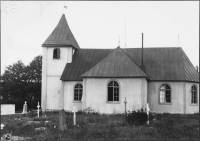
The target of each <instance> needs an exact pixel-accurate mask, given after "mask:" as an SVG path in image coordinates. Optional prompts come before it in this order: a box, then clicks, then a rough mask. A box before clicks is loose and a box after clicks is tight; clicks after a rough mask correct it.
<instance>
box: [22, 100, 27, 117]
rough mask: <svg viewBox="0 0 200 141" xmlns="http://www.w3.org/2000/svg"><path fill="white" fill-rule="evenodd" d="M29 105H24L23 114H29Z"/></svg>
mask: <svg viewBox="0 0 200 141" xmlns="http://www.w3.org/2000/svg"><path fill="white" fill-rule="evenodd" d="M27 113H28V112H27V104H26V101H25V103H24V106H23V111H22V114H27Z"/></svg>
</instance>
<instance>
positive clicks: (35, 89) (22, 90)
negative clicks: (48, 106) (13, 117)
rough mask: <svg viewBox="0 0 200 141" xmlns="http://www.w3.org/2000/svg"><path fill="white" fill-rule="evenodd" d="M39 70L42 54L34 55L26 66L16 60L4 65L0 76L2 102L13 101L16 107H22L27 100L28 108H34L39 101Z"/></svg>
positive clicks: (40, 69)
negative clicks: (6, 65)
mask: <svg viewBox="0 0 200 141" xmlns="http://www.w3.org/2000/svg"><path fill="white" fill-rule="evenodd" d="M41 72H42V56H37V57H35V58H34V60H33V61H32V62H31V63H30V64H29V65H28V66H25V65H24V64H23V63H22V61H17V63H14V64H13V65H9V66H8V67H6V70H5V72H4V74H3V75H2V77H1V95H2V96H3V99H2V102H5V103H15V104H16V109H22V107H23V103H24V101H28V106H29V107H28V108H35V107H36V104H37V102H40V101H41V100H40V99H41ZM29 103H30V104H29Z"/></svg>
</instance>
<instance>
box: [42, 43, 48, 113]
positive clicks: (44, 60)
mask: <svg viewBox="0 0 200 141" xmlns="http://www.w3.org/2000/svg"><path fill="white" fill-rule="evenodd" d="M46 54H47V48H46V47H43V54H42V96H41V108H42V110H45V109H46V96H47V95H46V92H47V83H46V81H47V80H46V79H47V66H46V65H47V55H46Z"/></svg>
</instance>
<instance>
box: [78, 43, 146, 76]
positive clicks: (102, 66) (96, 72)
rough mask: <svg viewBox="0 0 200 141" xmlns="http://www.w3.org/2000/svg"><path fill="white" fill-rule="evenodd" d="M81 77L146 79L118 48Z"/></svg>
mask: <svg viewBox="0 0 200 141" xmlns="http://www.w3.org/2000/svg"><path fill="white" fill-rule="evenodd" d="M81 76H82V77H95V78H96V77H101V78H103V77H108V78H111V77H126V78H128V77H147V75H146V74H145V73H144V72H143V71H142V70H141V69H140V68H139V67H138V66H137V65H136V64H135V63H134V62H133V60H132V59H131V58H130V57H129V56H127V55H126V53H125V52H124V51H123V50H122V49H121V48H119V47H118V48H116V49H115V50H113V51H112V52H111V53H110V54H109V55H108V56H106V57H105V58H104V59H102V60H101V61H100V62H98V63H97V64H96V65H95V66H93V67H92V68H91V69H90V70H88V71H87V72H85V73H84V74H83V75H81Z"/></svg>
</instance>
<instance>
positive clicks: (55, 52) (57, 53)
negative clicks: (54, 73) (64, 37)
mask: <svg viewBox="0 0 200 141" xmlns="http://www.w3.org/2000/svg"><path fill="white" fill-rule="evenodd" d="M53 59H60V49H59V48H55V49H54V50H53Z"/></svg>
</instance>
